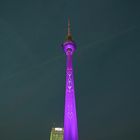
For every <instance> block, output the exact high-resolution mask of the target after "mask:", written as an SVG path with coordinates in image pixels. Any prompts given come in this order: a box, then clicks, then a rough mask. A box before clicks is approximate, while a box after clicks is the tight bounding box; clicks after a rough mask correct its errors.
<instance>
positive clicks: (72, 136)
mask: <svg viewBox="0 0 140 140" xmlns="http://www.w3.org/2000/svg"><path fill="white" fill-rule="evenodd" d="M63 49H64V52H65V54H66V58H67V61H66V89H65V111H64V140H78V127H77V115H76V103H75V90H74V75H73V67H72V56H73V53H74V51H75V50H76V44H75V43H74V41H73V39H72V35H71V31H70V20H68V34H67V38H66V41H65V42H64V43H63Z"/></svg>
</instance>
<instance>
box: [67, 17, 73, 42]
mask: <svg viewBox="0 0 140 140" xmlns="http://www.w3.org/2000/svg"><path fill="white" fill-rule="evenodd" d="M67 40H72V35H71V28H70V18H68V34H67Z"/></svg>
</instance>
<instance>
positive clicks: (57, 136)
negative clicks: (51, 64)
mask: <svg viewBox="0 0 140 140" xmlns="http://www.w3.org/2000/svg"><path fill="white" fill-rule="evenodd" d="M63 135H64V129H63V128H60V127H56V128H52V130H51V135H50V140H63Z"/></svg>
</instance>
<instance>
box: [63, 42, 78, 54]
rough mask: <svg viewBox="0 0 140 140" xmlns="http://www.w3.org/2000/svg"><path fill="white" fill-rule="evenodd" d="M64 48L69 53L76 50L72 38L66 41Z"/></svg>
mask: <svg viewBox="0 0 140 140" xmlns="http://www.w3.org/2000/svg"><path fill="white" fill-rule="evenodd" d="M63 49H64V51H65V53H66V55H68V54H71V55H72V54H73V52H74V51H75V50H76V45H75V43H74V42H73V41H72V40H67V41H66V42H64V43H63Z"/></svg>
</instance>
